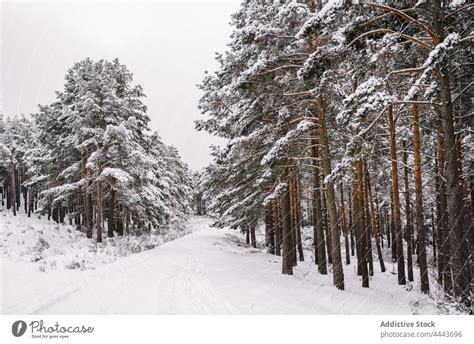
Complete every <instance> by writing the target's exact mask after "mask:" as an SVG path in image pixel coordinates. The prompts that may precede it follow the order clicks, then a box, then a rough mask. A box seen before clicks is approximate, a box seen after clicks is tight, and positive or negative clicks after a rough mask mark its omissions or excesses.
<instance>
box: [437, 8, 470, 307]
mask: <svg viewBox="0 0 474 344" xmlns="http://www.w3.org/2000/svg"><path fill="white" fill-rule="evenodd" d="M445 6H446V4H445V2H443V1H441V0H436V1H434V3H433V6H432V13H433V27H434V30H435V32H436V34H437V36H438V38H439V41H440V42H442V41H443V40H444V33H445V29H446V26H447V25H446V23H445V20H444V13H445ZM449 76H450V74H449V70H448V68H446V66H442V67H441V68H440V69H439V78H438V80H439V85H440V98H441V104H442V106H441V112H442V116H441V125H442V128H443V137H444V150H445V159H446V160H445V163H446V165H445V173H446V180H447V183H446V192H447V209H448V214H449V215H448V224H449V241H450V244H451V248H452V252H451V255H450V260H449V265H450V266H451V268H452V273H453V291H454V295H455V296H456V297H457V298H458V299H459V300H460V301H461V302H463V303H465V304H469V303H470V295H469V293H470V283H471V281H470V267H469V263H468V262H467V261H464V259H463V257H465V256H468V255H469V254H470V252H467V250H468V249H469V244H468V242H467V236H468V233H467V229H466V228H464V225H463V221H460V219H461V217H462V208H463V201H462V193H461V179H460V175H459V171H458V166H457V161H458V156H457V150H456V139H455V128H454V115H453V104H452V100H451V86H450V80H449Z"/></svg>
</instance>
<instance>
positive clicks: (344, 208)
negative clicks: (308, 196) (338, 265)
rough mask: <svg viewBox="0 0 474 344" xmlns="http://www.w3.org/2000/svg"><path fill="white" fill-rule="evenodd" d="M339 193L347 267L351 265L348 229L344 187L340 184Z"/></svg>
mask: <svg viewBox="0 0 474 344" xmlns="http://www.w3.org/2000/svg"><path fill="white" fill-rule="evenodd" d="M339 188H340V192H341V225H342V231H343V233H344V246H345V250H346V264H347V265H349V264H350V263H351V253H350V252H349V229H348V228H347V222H346V206H345V204H344V186H343V184H342V182H341V184H340V186H339Z"/></svg>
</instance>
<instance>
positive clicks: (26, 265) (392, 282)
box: [0, 212, 440, 314]
mask: <svg viewBox="0 0 474 344" xmlns="http://www.w3.org/2000/svg"><path fill="white" fill-rule="evenodd" d="M210 222H211V221H210V219H207V218H202V217H193V218H191V219H190V222H189V229H190V230H192V234H189V235H186V236H183V237H181V238H178V239H176V240H173V241H169V242H166V243H163V244H161V245H160V246H158V247H156V248H153V249H149V250H146V251H141V252H140V253H136V254H130V255H128V256H125V255H124V256H123V257H119V258H118V259H117V258H116V257H115V258H113V259H105V258H104V257H108V256H109V255H107V254H105V253H104V249H103V248H102V249H99V250H92V252H91V250H87V251H88V252H89V253H88V254H92V255H93V254H97V255H98V258H97V259H98V261H100V262H101V264H98V265H97V266H96V267H95V269H88V268H87V267H86V268H85V269H81V268H76V269H71V268H70V267H69V266H68V265H67V264H66V263H65V262H64V261H62V260H59V262H57V263H56V264H55V265H54V264H53V265H54V266H50V265H51V262H52V261H58V259H56V258H55V257H63V256H66V257H69V256H71V255H72V256H74V255H75V253H74V252H78V251H79V252H83V251H84V249H83V248H84V247H89V245H92V244H91V242H90V241H89V242H88V243H83V244H82V245H80V247H79V248H78V247H76V246H74V245H72V244H70V240H72V239H74V240H76V239H78V238H75V237H74V238H70V236H74V235H77V234H75V233H71V232H69V233H68V232H67V228H68V226H59V227H58V226H57V225H55V224H53V223H52V222H47V221H46V220H34V221H31V220H28V219H27V218H26V217H24V215H23V214H19V216H18V217H17V218H16V219H14V218H12V217H11V216H10V215H9V214H8V215H7V214H6V213H5V212H3V213H2V212H0V235H1V236H0V240H1V243H2V247H1V249H2V261H1V262H2V274H1V276H2V281H1V287H2V297H1V305H0V310H1V313H3V314H437V313H440V307H439V305H437V304H436V302H435V301H434V300H433V298H432V297H430V296H426V295H423V294H421V293H420V292H418V291H417V285H416V282H415V285H409V286H405V287H403V286H398V285H397V283H396V275H394V274H392V271H393V269H392V266H391V263H387V272H386V273H381V272H379V271H380V270H379V269H378V265H377V263H376V262H374V269H375V276H374V277H373V278H371V281H370V282H371V286H370V288H369V289H366V288H362V287H361V282H360V278H359V277H358V276H357V275H356V273H355V265H354V264H351V265H349V266H345V278H346V290H345V291H339V290H336V289H335V288H334V287H333V286H332V276H331V275H327V276H322V275H320V274H319V273H318V272H317V269H316V267H315V265H314V264H313V263H312V262H311V260H312V258H311V257H310V256H308V254H307V259H306V260H307V261H306V262H303V263H300V264H299V265H298V267H296V268H295V274H294V275H293V276H287V275H282V274H281V273H280V269H281V266H280V258H279V257H276V256H272V255H269V254H266V253H265V252H264V251H263V250H262V249H253V248H249V247H247V246H246V245H245V244H244V243H243V242H242V237H241V235H239V234H238V233H236V232H235V231H230V230H217V229H213V228H210V227H209V225H210ZM28 226H30V227H31V228H30V229H28ZM38 230H41V231H42V233H43V234H42V235H43V236H44V237H46V238H47V239H46V240H49V241H50V242H49V243H48V246H49V247H48V248H47V250H49V251H51V252H49V253H48V254H46V253H45V252H47V250H46V251H45V250H44V249H43V250H42V251H41V250H40V251H41V252H40V254H41V255H44V257H46V260H48V259H49V263H48V264H50V265H47V266H49V268H47V269H45V268H44V263H41V260H44V259H43V258H44V257H41V259H40V260H39V261H37V262H32V261H31V260H32V259H31V257H34V256H35V254H36V253H37V251H38V250H37V249H35V250H36V251H35V250H33V253H31V252H32V251H31V250H30V251H28V249H26V247H29V246H31V245H33V244H34V243H35V242H37V240H38V238H37V237H36V239H32V238H31V236H32V234H31V233H30V234H28V233H29V231H31V232H34V231H38ZM22 231H23V234H24V235H25V236H27V237H30V238H29V239H28V238H26V239H25V241H24V243H22V242H21V240H19V239H18V238H19V237H20V236H19V234H18V233H22ZM8 233H10V234H8ZM25 233H26V234H25ZM52 234H55V236H56V237H55V239H54V238H53V237H52ZM11 238H15V239H11ZM67 238H69V239H67ZM80 240H86V241H87V239H80ZM56 241H57V242H60V243H63V245H64V242H66V243H67V245H69V246H66V248H63V249H65V250H66V251H68V250H69V251H70V252H66V253H68V254H66V255H64V254H57V255H55V254H54V252H53V251H55V249H52V247H59V245H54V242H56ZM28 243H30V245H28ZM36 245H37V244H34V245H33V247H36ZM40 246H41V245H40ZM114 247H122V246H121V245H120V244H117V245H115V246H114ZM21 248H23V252H29V253H25V254H23V255H21V254H15V252H17V253H18V252H20V251H22V250H21ZM58 249H59V248H58ZM129 251H130V250H128V251H127V252H129ZM117 252H119V251H117ZM117 252H116V251H113V253H117ZM59 253H61V252H59ZM63 253H64V252H63ZM48 257H49V258H48ZM61 259H62V258H61ZM33 260H34V259H33ZM104 263H107V264H104Z"/></svg>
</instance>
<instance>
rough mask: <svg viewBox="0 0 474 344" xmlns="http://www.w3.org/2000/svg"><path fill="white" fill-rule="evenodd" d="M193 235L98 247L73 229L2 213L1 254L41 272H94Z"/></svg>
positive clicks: (119, 240)
mask: <svg viewBox="0 0 474 344" xmlns="http://www.w3.org/2000/svg"><path fill="white" fill-rule="evenodd" d="M188 233H190V231H189V229H188V228H185V227H177V228H175V229H173V230H170V231H167V233H165V234H160V235H158V234H147V235H141V236H122V237H113V238H107V234H106V233H104V241H103V242H102V243H100V244H98V243H97V242H96V241H95V239H88V238H86V236H85V233H83V232H80V231H78V230H76V229H75V227H74V226H70V225H66V224H57V223H55V222H53V221H47V220H46V219H45V218H44V217H43V218H41V219H40V218H39V217H38V216H37V215H33V216H32V217H31V218H28V217H26V215H25V214H23V213H21V212H19V213H18V214H17V216H16V217H15V216H12V215H11V213H10V212H7V211H0V252H1V253H2V255H3V256H4V257H8V258H10V259H11V260H13V261H17V262H34V263H36V264H38V269H39V270H40V271H43V272H45V271H49V270H54V269H56V268H59V269H70V270H74V269H80V270H86V269H95V268H96V267H97V266H100V265H103V264H107V263H110V262H113V261H115V260H117V259H118V258H120V257H125V256H128V255H130V254H132V253H138V252H142V251H146V250H149V249H152V248H155V247H156V246H159V245H161V244H163V243H165V242H167V241H170V240H174V239H176V238H178V237H181V236H183V235H185V234H188Z"/></svg>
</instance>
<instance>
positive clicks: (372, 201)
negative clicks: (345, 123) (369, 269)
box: [365, 168, 385, 272]
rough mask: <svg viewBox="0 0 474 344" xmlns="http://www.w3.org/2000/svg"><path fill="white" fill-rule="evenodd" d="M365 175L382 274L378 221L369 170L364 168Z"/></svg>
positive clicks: (383, 266) (382, 263)
mask: <svg viewBox="0 0 474 344" xmlns="http://www.w3.org/2000/svg"><path fill="white" fill-rule="evenodd" d="M365 172H366V175H365V179H366V183H367V190H368V194H369V195H368V196H369V205H370V210H371V213H372V229H373V231H374V237H375V246H376V249H377V257H378V259H379V264H380V270H381V271H382V272H385V264H384V261H383V255H382V248H381V247H380V237H379V228H378V223H377V222H378V221H377V212H376V210H375V206H374V200H373V197H372V187H371V185H370V175H369V170H368V169H367V168H366V169H365Z"/></svg>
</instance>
